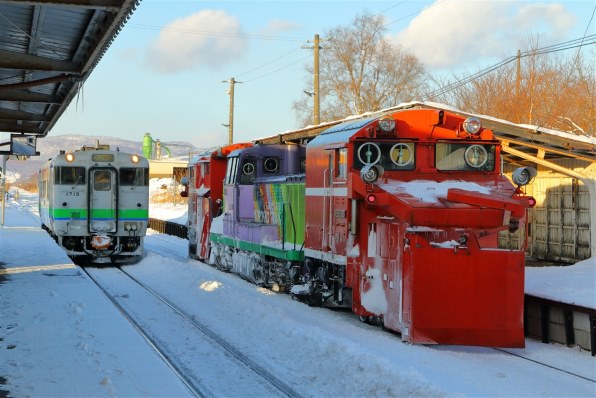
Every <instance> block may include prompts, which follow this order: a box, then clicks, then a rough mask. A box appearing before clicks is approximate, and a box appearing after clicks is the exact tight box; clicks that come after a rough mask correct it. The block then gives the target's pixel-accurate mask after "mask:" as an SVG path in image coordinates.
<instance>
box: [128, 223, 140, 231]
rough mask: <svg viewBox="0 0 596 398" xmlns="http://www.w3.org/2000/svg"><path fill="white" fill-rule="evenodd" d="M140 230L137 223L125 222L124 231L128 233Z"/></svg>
mask: <svg viewBox="0 0 596 398" xmlns="http://www.w3.org/2000/svg"><path fill="white" fill-rule="evenodd" d="M138 228H139V226H138V225H137V223H136V222H125V223H124V230H126V231H136V230H137V229H138Z"/></svg>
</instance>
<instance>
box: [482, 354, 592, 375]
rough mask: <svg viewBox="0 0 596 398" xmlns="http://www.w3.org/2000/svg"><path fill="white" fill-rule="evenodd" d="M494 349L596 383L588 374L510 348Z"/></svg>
mask: <svg viewBox="0 0 596 398" xmlns="http://www.w3.org/2000/svg"><path fill="white" fill-rule="evenodd" d="M493 350H495V351H499V352H502V353H504V354H507V355H511V356H514V357H517V358H520V359H523V360H526V361H529V362H532V363H535V364H538V365H541V366H544V367H546V368H550V369H553V370H556V371H559V372H561V373H566V374H568V375H571V376H575V377H577V378H579V379H583V380H586V381H590V382H592V383H596V379H593V378H590V377H586V376H582V375H580V374H578V373H576V372H573V371H569V370H565V369H561V368H560V367H558V366H554V365H551V364H548V363H545V362H540V361H538V360H536V359H532V358H528V357H526V356H524V355H521V354H518V353H516V352H513V351H511V350H508V349H505V348H493Z"/></svg>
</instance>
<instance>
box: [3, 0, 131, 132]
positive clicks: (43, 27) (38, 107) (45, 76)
mask: <svg viewBox="0 0 596 398" xmlns="http://www.w3.org/2000/svg"><path fill="white" fill-rule="evenodd" d="M139 2H140V0H45V1H44V0H39V1H17V0H0V132H9V133H21V134H28V135H34V136H41V137H43V136H46V135H47V134H48V132H49V131H50V130H51V129H52V127H53V126H54V125H55V123H56V122H57V121H58V119H59V118H60V116H61V115H62V113H63V112H64V111H65V110H66V108H67V107H68V105H69V104H70V102H71V101H72V100H73V98H75V96H76V94H77V92H78V90H79V88H80V87H81V85H82V83H83V82H84V81H85V80H86V79H87V78H88V77H89V74H90V73H91V72H92V71H93V69H94V68H95V66H96V65H97V63H98V62H99V60H100V59H101V57H102V56H103V55H104V54H105V52H106V51H107V49H108V47H109V46H110V44H111V43H112V41H113V40H114V38H115V37H116V35H118V33H119V32H120V30H121V29H122V27H123V26H124V23H125V22H126V21H127V20H128V18H129V17H130V15H131V14H132V12H133V11H134V10H135V8H136V7H137V6H138V4H139Z"/></svg>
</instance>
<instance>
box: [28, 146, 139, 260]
mask: <svg viewBox="0 0 596 398" xmlns="http://www.w3.org/2000/svg"><path fill="white" fill-rule="evenodd" d="M148 209H149V162H148V161H147V159H145V158H144V157H142V156H139V155H135V154H130V153H125V152H120V151H118V150H116V151H113V150H110V148H109V146H107V145H102V146H100V145H96V146H95V147H83V148H82V149H81V150H78V151H75V152H72V153H64V151H61V153H60V154H59V155H58V156H56V157H54V158H53V159H50V160H49V161H48V162H46V163H45V164H44V165H43V166H42V167H41V169H40V171H39V214H40V218H41V226H42V228H43V229H45V230H46V231H47V232H48V233H49V234H50V235H51V236H52V237H53V238H54V239H55V240H56V242H57V243H58V245H60V246H61V247H62V248H63V249H64V250H65V251H66V253H67V254H68V256H70V257H71V258H72V259H73V260H75V261H78V262H81V263H131V262H135V261H138V260H139V259H140V258H141V256H142V255H143V238H144V236H145V234H146V231H147V221H148V214H149V211H148Z"/></svg>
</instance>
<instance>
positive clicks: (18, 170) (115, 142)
mask: <svg viewBox="0 0 596 398" xmlns="http://www.w3.org/2000/svg"><path fill="white" fill-rule="evenodd" d="M97 141H99V144H101V145H103V144H108V145H110V148H111V149H116V148H119V149H120V150H121V151H122V152H130V153H138V154H140V155H142V154H143V142H142V141H129V140H124V139H121V138H115V137H103V136H88V135H76V134H64V135H53V136H48V137H44V138H40V139H38V140H37V151H38V152H39V153H40V155H39V156H32V157H30V158H29V159H27V160H12V159H11V160H9V161H8V162H7V164H6V170H7V172H8V173H7V176H9V180H14V177H15V176H16V177H19V178H20V179H22V180H26V179H28V178H29V177H31V176H33V175H35V174H36V173H37V172H38V171H39V168H40V167H41V165H42V164H43V163H45V162H46V161H47V160H48V159H51V158H53V157H54V156H56V155H57V154H59V153H60V151H61V150H64V151H66V152H73V151H75V150H77V149H81V147H83V146H94V145H95V144H96V142H97ZM163 146H166V147H168V149H169V150H170V152H171V154H172V157H178V156H188V151H189V147H190V148H192V151H193V153H197V151H199V149H197V148H195V147H194V146H192V144H190V143H189V142H184V141H172V142H171V143H170V142H168V143H162V148H163ZM165 155H166V151H165V150H163V149H162V156H165ZM0 166H1V164H0Z"/></svg>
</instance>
